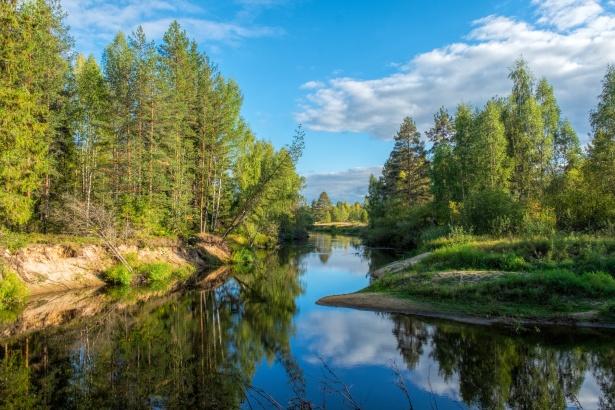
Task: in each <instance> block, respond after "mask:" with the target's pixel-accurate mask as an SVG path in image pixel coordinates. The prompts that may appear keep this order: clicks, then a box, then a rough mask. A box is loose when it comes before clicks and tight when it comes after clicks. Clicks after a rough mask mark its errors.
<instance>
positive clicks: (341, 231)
mask: <svg viewBox="0 0 615 410" xmlns="http://www.w3.org/2000/svg"><path fill="white" fill-rule="evenodd" d="M366 229H367V225H366V224H363V223H357V222H328V223H324V222H323V223H320V222H319V223H315V224H314V225H313V226H312V228H311V229H310V230H311V231H312V232H321V233H328V234H331V235H351V236H361V235H363V233H364V232H365V230H366Z"/></svg>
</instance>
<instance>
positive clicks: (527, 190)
mask: <svg viewBox="0 0 615 410" xmlns="http://www.w3.org/2000/svg"><path fill="white" fill-rule="evenodd" d="M509 78H510V79H511V80H512V81H513V89H512V93H511V95H510V97H509V100H508V107H507V112H506V133H507V137H508V144H509V155H510V157H511V161H512V167H513V169H512V176H511V191H512V192H513V194H514V195H515V196H516V197H517V199H520V200H522V201H526V200H528V199H532V198H538V197H540V194H541V193H542V190H543V189H544V184H543V181H542V170H543V167H544V165H543V158H542V154H541V151H540V149H539V147H541V146H544V145H545V143H544V142H543V140H544V130H545V127H544V122H543V117H542V112H541V107H540V105H539V104H538V102H537V101H536V99H535V98H534V96H533V78H532V74H531V73H530V71H529V68H528V67H527V63H526V62H525V61H524V60H522V59H520V60H517V61H516V62H515V65H514V67H513V69H512V70H511V72H510V74H509ZM545 149H546V147H545ZM545 157H546V156H545ZM549 160H550V158H549Z"/></svg>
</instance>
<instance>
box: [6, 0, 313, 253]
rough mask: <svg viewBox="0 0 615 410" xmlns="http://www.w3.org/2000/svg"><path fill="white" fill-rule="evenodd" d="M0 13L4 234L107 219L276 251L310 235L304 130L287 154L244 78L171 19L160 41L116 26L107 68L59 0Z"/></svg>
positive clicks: (131, 230)
mask: <svg viewBox="0 0 615 410" xmlns="http://www.w3.org/2000/svg"><path fill="white" fill-rule="evenodd" d="M0 19H1V21H0V237H2V236H4V237H8V236H10V235H11V234H14V233H22V234H32V233H46V234H47V233H79V234H83V232H72V230H74V228H75V226H77V225H80V226H86V227H87V226H92V225H95V224H94V222H93V219H95V218H98V219H100V217H101V215H102V216H104V219H105V222H104V223H105V224H108V225H112V226H113V227H114V231H115V232H118V234H119V235H120V236H121V237H144V238H147V237H152V236H174V237H187V236H190V235H192V234H195V233H205V232H207V233H214V234H217V235H220V236H222V237H224V238H226V237H228V236H229V235H236V236H238V237H241V238H244V240H245V241H248V242H249V243H250V244H253V245H255V246H271V245H272V244H275V243H276V242H277V240H278V238H280V237H284V236H286V235H285V232H286V231H285V230H289V231H292V232H297V231H302V230H303V229H304V227H302V226H299V227H298V226H297V224H296V223H295V222H296V221H297V220H301V218H299V219H297V212H298V210H299V208H300V201H301V197H300V189H301V188H302V186H303V179H302V177H300V176H299V175H298V174H297V172H296V169H295V165H296V163H297V160H298V159H299V157H300V156H301V152H302V149H303V138H304V132H303V131H302V130H301V128H300V127H298V128H297V131H296V134H295V135H294V136H292V140H291V138H290V137H291V136H289V144H288V145H287V146H286V147H284V148H282V149H279V150H278V149H276V148H274V147H273V145H272V144H271V143H269V142H267V141H265V140H260V139H257V138H256V137H255V135H254V134H253V133H252V131H251V130H250V128H249V126H248V125H247V123H246V122H245V121H244V120H243V119H242V117H241V115H240V111H241V106H242V94H241V90H240V89H239V86H238V85H237V83H235V82H234V81H233V80H231V79H228V78H226V77H225V76H224V75H223V74H222V73H221V72H220V70H219V69H218V68H217V66H216V64H215V63H213V62H212V61H210V59H209V57H208V56H207V55H205V54H204V53H203V52H202V51H200V48H199V46H198V44H197V43H196V42H195V41H194V40H191V39H190V38H188V36H187V34H186V32H185V31H184V30H183V29H182V27H181V26H180V25H179V24H178V23H177V22H173V23H171V24H170V26H169V27H168V29H167V31H166V33H165V34H164V36H163V37H162V41H161V42H160V43H156V42H154V41H151V40H150V39H148V38H147V37H146V36H145V32H144V30H143V29H142V28H141V27H139V28H137V29H136V30H135V31H134V32H133V33H131V34H129V35H126V34H124V33H117V35H116V36H115V38H114V39H113V41H112V42H111V43H110V44H108V45H107V46H106V48H105V50H104V54H103V57H102V60H101V61H100V63H99V62H98V61H97V60H96V59H95V58H94V57H93V56H91V55H90V56H84V55H82V54H79V53H77V52H76V51H75V50H74V47H73V40H72V38H71V36H70V33H69V31H68V29H67V27H66V25H65V23H64V12H63V11H62V9H61V7H60V5H59V2H56V1H44V0H36V1H28V2H18V1H8V2H1V3H0ZM76 219H82V220H84V221H85V223H84V224H74V223H73V222H74V221H75V220H76ZM86 234H87V232H86Z"/></svg>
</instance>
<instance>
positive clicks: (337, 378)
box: [0, 235, 615, 409]
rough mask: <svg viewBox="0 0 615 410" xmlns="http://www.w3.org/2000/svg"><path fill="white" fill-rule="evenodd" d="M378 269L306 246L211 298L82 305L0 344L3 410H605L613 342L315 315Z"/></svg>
mask: <svg viewBox="0 0 615 410" xmlns="http://www.w3.org/2000/svg"><path fill="white" fill-rule="evenodd" d="M388 260H390V258H387V256H385V255H382V254H379V253H378V252H377V251H373V250H369V249H365V248H364V247H363V246H362V245H361V243H360V242H359V241H358V240H356V239H353V238H348V237H340V236H338V237H331V236H328V235H314V236H313V237H312V238H310V241H309V243H308V244H307V245H302V246H293V247H289V248H285V249H282V250H280V251H279V252H278V253H276V254H271V255H268V256H266V257H263V258H262V259H260V260H259V262H258V263H257V266H255V267H254V268H252V269H245V270H243V271H242V270H238V271H235V272H232V273H231V274H230V276H229V278H228V280H226V281H222V283H221V284H220V285H219V286H217V287H216V288H215V289H202V288H197V289H195V290H191V291H187V292H176V293H172V294H167V295H162V296H157V297H153V296H152V297H150V298H149V299H148V298H143V297H138V296H135V295H131V294H122V293H121V292H120V293H119V294H118V293H117V292H115V293H113V292H112V293H110V294H105V295H95V296H93V297H92V296H88V297H87V298H86V297H85V296H84V299H85V300H84V301H82V302H81V303H80V306H81V307H80V309H81V310H82V311H74V312H70V311H69V313H66V312H64V313H63V317H62V318H61V322H63V323H64V324H62V325H61V326H55V327H51V328H47V329H44V330H40V331H34V332H32V331H31V332H29V333H26V334H24V333H23V332H15V334H14V335H12V336H10V337H8V336H6V337H4V339H2V340H0V343H1V344H2V346H3V348H2V349H0V404H1V405H2V406H3V407H16V408H29V407H55V408H88V409H98V408H186V407H189V408H215V409H226V408H245V409H249V408H310V407H309V406H311V408H328V409H337V408H350V409H353V408H362V409H396V408H399V409H408V408H414V409H423V408H427V409H430V408H431V409H449V408H451V409H459V408H488V409H491V408H541V409H542V408H544V409H553V408H585V409H591V408H605V409H610V408H615V338H614V336H615V334H614V333H612V332H611V333H609V332H598V331H572V330H570V329H551V330H545V329H542V330H538V329H525V330H523V329H518V330H515V331H513V330H504V329H495V328H484V327H476V326H466V325H459V324H455V323H450V322H444V321H433V320H426V319H420V318H415V317H410V316H403V315H390V314H378V313H373V312H367V311H359V310H351V309H338V308H328V307H322V306H318V305H316V304H315V302H316V300H318V299H319V298H320V297H322V296H325V295H329V294H333V293H343V292H350V291H354V290H357V289H360V288H362V287H364V286H365V285H367V284H368V282H369V279H368V277H367V275H366V274H367V272H368V271H369V270H370V268H373V267H374V266H380V265H382V264H383V263H386V262H387V261H388ZM146 299H147V300H146ZM88 303H89V304H90V305H92V306H89V305H88ZM94 304H98V307H97V308H96V309H95V310H96V311H97V313H96V314H95V315H91V316H89V317H83V316H82V313H83V311H87V309H88V308H92V307H94ZM100 304H104V308H101V307H100ZM29 309H32V307H29ZM64 316H66V317H64ZM55 320H56V321H57V318H55ZM302 406H303V407H302Z"/></svg>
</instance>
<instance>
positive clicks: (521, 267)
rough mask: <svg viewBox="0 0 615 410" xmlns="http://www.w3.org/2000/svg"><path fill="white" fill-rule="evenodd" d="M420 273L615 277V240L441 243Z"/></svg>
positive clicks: (475, 239) (575, 238)
mask: <svg viewBox="0 0 615 410" xmlns="http://www.w3.org/2000/svg"><path fill="white" fill-rule="evenodd" d="M430 247H431V248H432V249H434V250H433V252H432V255H431V256H430V257H428V258H427V259H425V260H424V261H423V262H422V263H421V264H420V265H419V266H417V269H418V270H422V271H432V270H443V269H480V270H483V269H489V270H503V271H530V272H531V271H544V270H553V269H562V270H569V271H573V272H576V273H579V274H581V273H585V272H607V273H609V274H611V275H613V276H615V239H612V238H596V237H587V236H570V237H553V238H508V239H489V238H485V237H473V238H472V237H470V238H468V237H465V238H464V240H458V238H455V239H448V238H447V239H442V238H441V239H438V240H435V241H433V242H432V243H431V244H430Z"/></svg>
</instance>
